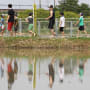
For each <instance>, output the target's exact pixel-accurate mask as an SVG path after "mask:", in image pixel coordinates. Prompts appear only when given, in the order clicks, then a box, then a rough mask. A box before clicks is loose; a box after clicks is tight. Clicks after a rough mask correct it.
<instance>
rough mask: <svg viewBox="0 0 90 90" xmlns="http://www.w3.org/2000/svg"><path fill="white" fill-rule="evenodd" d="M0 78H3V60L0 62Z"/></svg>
mask: <svg viewBox="0 0 90 90" xmlns="http://www.w3.org/2000/svg"><path fill="white" fill-rule="evenodd" d="M0 76H1V78H3V76H4V60H3V59H1V60H0Z"/></svg>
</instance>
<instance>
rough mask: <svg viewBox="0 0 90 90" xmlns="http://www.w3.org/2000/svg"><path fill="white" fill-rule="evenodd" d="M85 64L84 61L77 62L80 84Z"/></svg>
mask: <svg viewBox="0 0 90 90" xmlns="http://www.w3.org/2000/svg"><path fill="white" fill-rule="evenodd" d="M85 63H86V60H79V62H78V68H79V70H78V74H79V79H80V81H81V82H83V76H84V70H85Z"/></svg>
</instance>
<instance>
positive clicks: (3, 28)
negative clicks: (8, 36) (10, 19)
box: [1, 15, 5, 36]
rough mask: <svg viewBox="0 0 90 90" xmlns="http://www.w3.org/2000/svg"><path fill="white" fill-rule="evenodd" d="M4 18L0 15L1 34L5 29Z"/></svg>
mask: <svg viewBox="0 0 90 90" xmlns="http://www.w3.org/2000/svg"><path fill="white" fill-rule="evenodd" d="M4 23H5V20H4V15H1V35H2V36H3V33H4V30H5V25H4Z"/></svg>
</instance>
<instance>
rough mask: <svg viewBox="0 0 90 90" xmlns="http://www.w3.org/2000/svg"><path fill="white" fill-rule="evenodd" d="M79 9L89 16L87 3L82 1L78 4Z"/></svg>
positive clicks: (89, 10) (89, 11)
mask: <svg viewBox="0 0 90 90" xmlns="http://www.w3.org/2000/svg"><path fill="white" fill-rule="evenodd" d="M80 11H81V12H83V14H84V15H85V16H90V8H89V5H87V4H85V3H82V4H81V5H80Z"/></svg>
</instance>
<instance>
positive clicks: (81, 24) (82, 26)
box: [75, 13, 87, 37]
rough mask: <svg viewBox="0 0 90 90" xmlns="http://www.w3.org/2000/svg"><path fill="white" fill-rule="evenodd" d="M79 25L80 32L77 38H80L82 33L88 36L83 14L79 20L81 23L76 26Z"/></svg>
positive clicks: (78, 22)
mask: <svg viewBox="0 0 90 90" xmlns="http://www.w3.org/2000/svg"><path fill="white" fill-rule="evenodd" d="M78 24H79V30H78V33H77V37H78V36H79V34H80V31H82V32H84V33H85V34H86V35H87V31H86V30H85V25H84V18H83V13H80V19H79V21H77V23H76V25H78ZM76 25H75V26H76Z"/></svg>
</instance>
